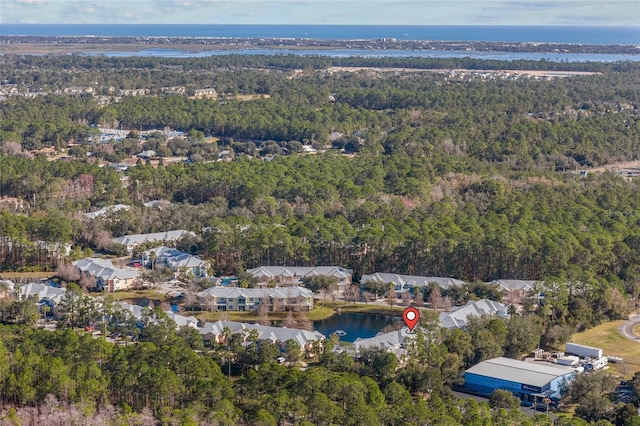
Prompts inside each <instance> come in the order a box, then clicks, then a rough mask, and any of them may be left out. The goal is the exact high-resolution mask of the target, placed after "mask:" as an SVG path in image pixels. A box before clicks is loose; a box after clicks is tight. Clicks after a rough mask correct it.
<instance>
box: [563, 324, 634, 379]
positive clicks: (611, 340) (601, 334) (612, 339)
mask: <svg viewBox="0 0 640 426" xmlns="http://www.w3.org/2000/svg"><path fill="white" fill-rule="evenodd" d="M625 322H626V321H625V320H620V321H612V322H607V323H604V324H601V325H599V326H597V327H594V328H592V329H590V330H587V331H584V332H582V333H577V334H574V335H573V336H572V337H571V341H572V342H575V343H580V344H583V345H589V346H595V347H597V348H602V353H603V355H605V356H606V355H613V356H618V357H621V358H623V359H624V362H623V363H617V364H609V367H610V369H612V370H615V371H617V372H618V373H620V374H621V375H623V376H624V377H625V378H627V379H630V378H631V377H632V376H633V375H634V373H636V372H638V371H640V343H637V342H632V341H631V340H628V339H625V338H624V337H623V336H622V335H620V333H618V327H619V326H620V325H622V324H624V323H625ZM637 328H638V327H637V326H636V331H638V330H637Z"/></svg>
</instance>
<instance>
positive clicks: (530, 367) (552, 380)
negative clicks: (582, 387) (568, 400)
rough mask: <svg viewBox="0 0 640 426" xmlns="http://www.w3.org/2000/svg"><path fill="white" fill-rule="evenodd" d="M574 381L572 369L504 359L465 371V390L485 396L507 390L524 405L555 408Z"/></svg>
mask: <svg viewBox="0 0 640 426" xmlns="http://www.w3.org/2000/svg"><path fill="white" fill-rule="evenodd" d="M574 378H575V372H574V371H573V369H569V368H565V367H561V366H556V365H551V364H549V363H542V362H525V361H518V360H515V359H511V358H504V357H501V358H494V359H490V360H487V361H483V362H481V363H479V364H477V365H474V366H473V367H471V368H470V369H468V370H467V371H465V373H464V387H465V389H467V390H469V391H471V392H475V393H479V394H482V395H490V394H491V392H493V391H494V390H496V389H504V390H508V391H510V392H511V393H513V394H514V395H515V396H517V397H518V398H520V400H522V402H523V404H525V405H533V404H541V403H544V402H545V401H547V402H549V403H551V404H554V405H555V404H556V403H557V402H559V401H560V398H561V397H562V394H563V393H564V391H565V390H566V389H567V384H568V382H570V381H571V380H573V379H574Z"/></svg>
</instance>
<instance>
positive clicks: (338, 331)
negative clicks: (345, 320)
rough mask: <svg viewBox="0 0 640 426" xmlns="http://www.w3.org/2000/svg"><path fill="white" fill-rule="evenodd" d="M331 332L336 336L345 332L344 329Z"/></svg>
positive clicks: (343, 334) (344, 334) (345, 333)
mask: <svg viewBox="0 0 640 426" xmlns="http://www.w3.org/2000/svg"><path fill="white" fill-rule="evenodd" d="M333 334H335V335H336V336H339V337H342V336H346V335H347V332H346V331H344V330H336V331H335V332H334V333H333Z"/></svg>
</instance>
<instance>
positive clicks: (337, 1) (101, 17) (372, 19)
mask: <svg viewBox="0 0 640 426" xmlns="http://www.w3.org/2000/svg"><path fill="white" fill-rule="evenodd" d="M0 23H3V24H7V23H12V24H15V23H33V24H42V23H52V24H65V23H78V24H84V23H102V24H336V25H337V24H347V25H585V26H629V25H633V26H640V0H603V1H601V0H491V1H481V0H477V1H473V0H471V1H469V0H101V1H96V0H0Z"/></svg>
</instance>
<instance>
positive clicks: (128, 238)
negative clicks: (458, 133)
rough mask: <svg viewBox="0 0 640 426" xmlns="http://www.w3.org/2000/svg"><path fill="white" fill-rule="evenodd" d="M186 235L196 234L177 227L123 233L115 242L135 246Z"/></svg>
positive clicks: (176, 238)
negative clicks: (148, 232)
mask: <svg viewBox="0 0 640 426" xmlns="http://www.w3.org/2000/svg"><path fill="white" fill-rule="evenodd" d="M186 235H195V234H194V233H193V232H189V231H185V230H184V229H177V230H173V231H166V232H155V233H152V234H133V235H123V236H122V237H118V238H114V239H113V242H114V243H116V244H123V245H125V246H135V245H137V244H142V243H146V242H150V241H158V242H161V241H173V240H179V239H180V238H183V237H185V236H186Z"/></svg>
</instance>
